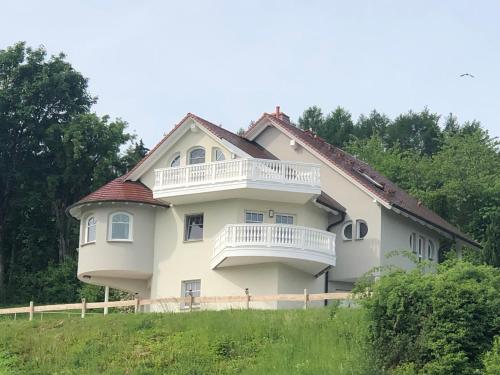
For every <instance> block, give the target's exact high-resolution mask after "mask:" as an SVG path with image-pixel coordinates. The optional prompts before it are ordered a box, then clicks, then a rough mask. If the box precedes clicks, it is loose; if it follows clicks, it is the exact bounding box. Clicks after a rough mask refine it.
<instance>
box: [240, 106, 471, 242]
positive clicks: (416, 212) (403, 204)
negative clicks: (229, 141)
mask: <svg viewBox="0 0 500 375" xmlns="http://www.w3.org/2000/svg"><path fill="white" fill-rule="evenodd" d="M263 118H267V119H268V120H269V121H271V122H272V123H274V124H275V125H278V126H279V127H281V128H283V129H284V130H285V131H287V132H288V133H291V134H292V135H293V136H294V137H296V138H297V139H300V140H301V141H302V142H304V143H305V144H307V145H308V146H310V147H311V148H312V149H314V150H315V151H316V152H318V153H319V154H321V155H322V156H323V157H325V158H326V159H327V160H328V161H330V162H331V163H332V164H334V165H335V166H337V167H338V168H340V169H341V170H342V171H343V172H345V173H346V174H348V175H349V176H350V177H352V178H353V179H354V180H356V181H357V182H358V183H360V184H361V185H362V186H364V187H365V188H366V189H368V190H369V191H370V192H372V193H373V194H374V195H375V196H377V197H379V198H380V199H381V200H382V201H385V202H387V203H389V204H390V205H392V206H394V207H395V208H398V209H400V210H401V211H404V212H405V213H407V214H410V215H412V216H414V217H416V218H418V219H420V220H422V221H425V222H427V223H430V224H432V225H434V226H435V227H437V228H439V229H441V230H443V231H445V232H447V233H449V234H451V235H452V236H456V237H459V238H460V239H462V240H464V241H466V242H468V243H470V244H472V245H474V246H480V245H479V244H478V243H477V242H476V241H474V240H472V239H471V238H469V237H468V236H467V235H466V234H464V233H462V232H461V231H460V230H459V229H458V228H456V227H455V226H453V225H451V224H450V223H448V222H447V221H446V220H445V219H443V218H442V217H441V216H439V215H438V214H436V213H435V212H434V211H432V210H430V209H428V208H427V207H425V206H424V205H422V203H421V202H419V201H418V200H417V199H415V198H414V197H412V196H411V195H409V194H408V193H407V192H405V191H404V190H403V189H401V188H399V187H398V186H397V185H396V184H394V183H393V182H391V181H390V180H389V179H387V178H386V177H385V176H383V175H382V174H380V173H378V172H377V171H376V170H374V169H373V168H371V167H370V166H369V165H368V164H366V163H364V162H362V161H361V160H359V159H357V158H355V157H354V156H352V155H350V154H348V153H347V152H345V151H343V150H341V149H340V148H338V147H335V146H332V145H331V144H329V143H328V142H326V141H325V140H324V139H322V138H321V137H319V136H317V135H316V134H314V133H313V132H310V131H304V130H302V129H299V128H298V127H296V126H294V125H293V124H291V123H289V122H288V121H283V120H282V119H279V118H277V117H276V116H275V115H274V114H268V113H264V114H263V115H262V117H261V118H260V119H259V120H258V121H257V122H256V123H255V124H254V125H253V126H251V127H250V128H249V129H248V130H247V132H246V134H248V133H249V132H250V131H251V130H252V129H253V128H254V126H255V125H256V124H258V123H259V122H261V121H262V119H263Z"/></svg>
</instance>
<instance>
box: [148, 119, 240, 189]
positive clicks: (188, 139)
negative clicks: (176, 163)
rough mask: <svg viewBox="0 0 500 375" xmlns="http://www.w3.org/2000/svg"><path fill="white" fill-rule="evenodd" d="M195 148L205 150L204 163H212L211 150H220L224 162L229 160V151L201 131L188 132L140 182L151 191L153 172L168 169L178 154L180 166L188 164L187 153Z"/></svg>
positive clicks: (153, 179)
mask: <svg viewBox="0 0 500 375" xmlns="http://www.w3.org/2000/svg"><path fill="white" fill-rule="evenodd" d="M196 146H202V147H203V148H205V161H206V162H210V161H212V149H213V148H214V147H217V148H220V149H221V150H222V152H223V153H224V156H225V157H226V160H231V151H230V150H228V149H227V148H226V147H225V146H224V145H222V143H219V142H217V141H215V140H214V139H213V138H212V137H210V136H208V135H207V134H206V133H205V132H204V131H203V130H201V129H198V131H197V132H196V133H194V132H192V131H191V130H188V131H187V133H186V134H184V135H183V136H182V137H181V138H180V139H179V140H178V141H177V142H176V143H175V144H173V145H172V146H171V147H170V148H169V150H168V152H167V153H166V154H165V155H163V156H162V157H161V158H160V159H159V160H158V161H157V162H156V163H155V164H154V165H153V166H152V167H151V168H150V169H149V170H148V171H147V172H145V173H144V175H143V176H142V177H141V182H142V183H143V184H144V185H146V186H147V187H148V188H150V189H153V186H154V183H155V174H154V170H155V169H159V168H168V167H170V163H171V161H172V159H173V158H174V156H175V155H176V154H177V153H179V155H180V156H181V160H180V161H181V166H186V165H187V164H188V153H189V151H191V150H192V149H193V148H195V147H196Z"/></svg>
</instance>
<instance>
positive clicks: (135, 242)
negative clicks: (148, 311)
mask: <svg viewBox="0 0 500 375" xmlns="http://www.w3.org/2000/svg"><path fill="white" fill-rule="evenodd" d="M82 210H83V214H82V220H81V223H80V248H79V256H78V257H79V259H78V278H79V279H81V280H83V281H85V282H90V283H93V284H97V285H109V286H111V287H114V288H118V289H122V290H127V291H130V292H132V293H139V294H140V295H141V296H146V297H149V291H148V290H147V284H148V279H149V278H150V277H151V275H152V273H153V249H154V227H155V225H154V218H155V211H156V210H158V211H162V212H165V211H166V210H165V209H163V208H153V207H151V206H146V205H144V206H142V205H138V204H132V203H131V204H93V205H90V206H86V207H84V208H83V209H82ZM118 211H120V212H127V213H129V214H131V215H132V217H133V224H132V241H109V240H108V228H109V217H110V215H111V214H113V213H115V212H118ZM90 216H94V217H95V218H96V219H97V224H96V241H95V242H94V243H89V244H84V239H85V233H86V221H87V219H88V218H89V217H90ZM83 275H88V276H91V279H84V278H83Z"/></svg>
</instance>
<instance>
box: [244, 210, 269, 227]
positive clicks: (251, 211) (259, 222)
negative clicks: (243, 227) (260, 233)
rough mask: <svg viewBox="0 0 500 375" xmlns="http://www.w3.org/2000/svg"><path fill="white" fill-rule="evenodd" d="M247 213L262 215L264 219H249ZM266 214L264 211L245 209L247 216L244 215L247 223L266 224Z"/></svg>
mask: <svg viewBox="0 0 500 375" xmlns="http://www.w3.org/2000/svg"><path fill="white" fill-rule="evenodd" d="M247 214H250V215H252V214H256V215H262V221H247ZM264 215H265V213H264V212H262V211H254V210H245V217H244V221H245V224H264Z"/></svg>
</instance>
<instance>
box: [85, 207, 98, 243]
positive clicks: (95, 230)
mask: <svg viewBox="0 0 500 375" xmlns="http://www.w3.org/2000/svg"><path fill="white" fill-rule="evenodd" d="M90 219H94V221H95V223H94V225H93V226H94V237H95V238H94V239H93V240H92V241H89V221H90ZM84 225H85V231H84V236H83V241H82V244H83V245H87V244H91V243H95V242H96V240H97V219H96V217H95V215H94V214H90V215H89V216H87V218H86V219H85V223H84Z"/></svg>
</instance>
